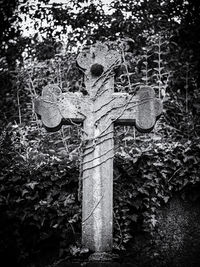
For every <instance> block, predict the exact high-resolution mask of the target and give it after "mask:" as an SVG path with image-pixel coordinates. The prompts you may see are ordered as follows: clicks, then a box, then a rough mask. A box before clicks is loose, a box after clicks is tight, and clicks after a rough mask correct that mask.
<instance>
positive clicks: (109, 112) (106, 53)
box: [35, 43, 162, 252]
mask: <svg viewBox="0 0 200 267" xmlns="http://www.w3.org/2000/svg"><path fill="white" fill-rule="evenodd" d="M77 63H78V65H79V67H80V68H82V69H83V71H84V74H85V86H86V90H87V92H88V94H87V95H83V94H82V93H72V92H66V93H62V92H61V90H60V88H59V87H58V86H56V85H47V86H46V87H44V88H43V91H42V96H41V97H39V98H37V100H36V101H35V109H36V112H37V113H38V114H39V115H40V116H41V119H42V122H43V124H44V125H45V126H46V127H48V128H53V129H55V130H56V127H57V126H59V125H60V124H61V121H62V120H65V121H66V122H69V123H71V122H75V123H76V122H82V123H83V129H84V140H85V147H84V152H83V166H82V167H83V170H82V171H83V172H82V183H83V197H82V199H83V200H82V201H83V202H82V244H83V246H84V247H87V248H89V249H90V250H92V251H95V252H109V251H111V250H112V231H113V157H114V138H113V132H114V123H118V124H124V125H135V126H136V128H137V129H138V130H139V131H144V132H145V131H146V132H147V131H150V130H152V129H153V127H154V124H155V122H156V119H157V118H158V117H159V115H160V114H161V111H162V104H161V101H160V100H159V99H157V98H155V92H154V90H153V89H152V88H151V87H149V86H143V87H141V88H140V89H139V91H138V92H137V94H136V95H135V96H134V95H129V94H127V93H115V92H114V74H113V69H114V68H115V67H116V66H117V65H119V64H120V63H121V57H120V54H119V53H118V52H117V51H114V50H109V49H108V47H107V46H106V45H104V44H101V43H97V44H96V45H94V46H91V47H90V48H89V49H88V50H83V52H81V53H80V54H79V55H78V58H77Z"/></svg>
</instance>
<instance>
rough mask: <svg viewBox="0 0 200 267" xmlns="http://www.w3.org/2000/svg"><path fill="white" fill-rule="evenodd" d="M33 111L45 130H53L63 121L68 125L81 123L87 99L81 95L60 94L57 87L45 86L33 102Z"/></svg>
mask: <svg viewBox="0 0 200 267" xmlns="http://www.w3.org/2000/svg"><path fill="white" fill-rule="evenodd" d="M34 106H35V111H36V113H37V114H38V115H40V116H41V120H42V122H43V124H44V125H45V126H46V127H47V128H55V127H57V126H59V125H60V124H61V121H62V120H63V119H64V120H66V121H67V122H68V123H71V122H72V121H73V122H82V121H83V120H84V119H85V116H86V109H87V106H88V101H87V97H85V96H83V95H82V94H81V93H72V92H66V93H62V92H61V89H60V88H59V87H58V86H57V85H47V86H45V87H44V88H43V90H42V96H41V97H38V98H37V99H36V100H35V102H34Z"/></svg>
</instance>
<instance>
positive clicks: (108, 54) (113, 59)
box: [77, 43, 121, 77]
mask: <svg viewBox="0 0 200 267" xmlns="http://www.w3.org/2000/svg"><path fill="white" fill-rule="evenodd" d="M120 63H121V55H120V53H119V52H118V51H115V50H109V49H108V46H107V45H105V44H102V43H96V44H94V45H93V46H91V47H90V48H88V49H85V50H83V51H82V52H81V53H80V54H79V55H78V57H77V64H78V66H79V67H80V68H82V69H83V70H84V71H85V75H86V76H88V75H89V76H90V75H91V76H92V77H99V76H100V75H101V74H102V73H103V72H105V71H107V70H109V69H111V70H112V68H113V67H114V66H115V65H119V64H120Z"/></svg>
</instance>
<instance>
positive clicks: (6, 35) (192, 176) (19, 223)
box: [0, 0, 200, 267]
mask: <svg viewBox="0 0 200 267" xmlns="http://www.w3.org/2000/svg"><path fill="white" fill-rule="evenodd" d="M69 3H70V5H69V4H68V5H64V4H50V3H49V1H48V0H43V1H38V2H36V1H27V0H23V1H17V0H0V27H1V29H0V43H1V46H0V94H1V95H0V107H1V112H0V130H1V135H0V148H1V150H0V158H1V159H0V181H1V183H0V259H1V262H3V261H5V263H4V265H1V266H16V267H17V266H20V267H21V266H22V267H23V266H26V267H29V266H30V267H33V266H43V267H44V266H54V265H55V264H56V263H58V262H61V261H62V260H64V259H65V260H69V261H71V260H79V261H82V260H84V259H87V257H88V255H89V254H90V252H89V251H88V250H86V249H83V248H81V244H80V237H81V182H80V179H79V166H80V163H81V149H82V146H81V145H82V144H81V130H80V127H81V126H79V127H75V126H63V128H62V129H61V130H59V131H58V132H56V133H48V132H47V131H46V130H45V129H44V128H43V126H42V125H41V122H40V120H39V119H38V118H37V116H36V114H35V113H34V107H33V101H34V99H35V97H36V96H37V95H39V94H41V90H42V87H43V86H45V85H46V84H48V83H54V84H55V83H56V84H58V85H59V86H60V87H61V88H62V90H63V92H64V91H67V90H70V91H78V90H80V91H83V92H84V90H85V88H84V86H83V77H82V74H81V73H79V70H78V68H77V66H76V63H75V60H76V56H77V53H78V51H79V49H80V47H81V45H82V44H85V45H89V44H92V43H94V42H96V41H106V42H107V44H108V45H109V46H110V47H114V48H115V49H118V50H119V51H120V52H121V54H122V59H123V62H122V65H121V67H120V69H119V70H118V72H117V73H116V83H115V90H116V91H126V92H129V93H131V94H134V93H135V92H136V90H137V88H138V86H140V85H141V84H149V85H151V86H152V87H153V88H154V89H155V91H156V94H157V96H158V97H160V98H161V99H162V100H163V104H164V111H163V115H162V117H161V118H160V120H159V122H158V123H157V125H156V128H155V130H154V131H153V132H152V133H150V134H141V133H138V132H137V131H136V130H135V129H134V128H133V127H119V126H117V127H116V128H115V130H116V131H115V150H116V153H115V159H114V251H115V252H116V253H118V254H119V255H120V257H121V258H120V259H121V260H124V261H127V262H134V263H135V264H136V265H135V266H151V265H154V266H156V264H157V266H169V265H170V266H197V265H198V263H199V261H200V259H199V250H200V244H199V240H200V238H199V237H200V222H199V219H198V218H200V217H199V215H200V211H199V210H200V208H199V207H200V206H199V200H200V199H199V197H200V191H199V189H200V183H199V180H200V164H199V159H200V142H199V141H200V117H199V111H200V3H199V1H198V0H193V1H191V0H188V1H184V0H173V1H171V0H166V1H163V0H161V1H158V0H144V1H140V0H138V1H128V0H120V1H113V3H111V5H110V6H111V7H112V9H111V11H110V13H108V12H105V11H104V9H103V8H102V3H101V1H96V2H95V3H93V2H92V1H84V0H82V1H76V0H71V1H69ZM22 18H23V19H24V20H22ZM30 19H32V20H33V26H34V28H35V32H34V33H33V34H31V35H30V36H28V35H24V33H23V31H22V30H21V27H22V25H23V24H24V23H25V21H28V20H30ZM44 21H47V23H42V22H44ZM27 27H29V26H27ZM27 30H28V28H27ZM64 35H65V36H67V39H66V40H67V42H66V43H65V44H64V43H63V42H62V36H64Z"/></svg>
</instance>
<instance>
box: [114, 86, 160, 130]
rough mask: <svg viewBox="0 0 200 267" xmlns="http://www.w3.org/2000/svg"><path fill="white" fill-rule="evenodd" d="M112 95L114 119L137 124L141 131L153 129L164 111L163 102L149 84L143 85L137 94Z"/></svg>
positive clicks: (119, 121) (118, 121)
mask: <svg viewBox="0 0 200 267" xmlns="http://www.w3.org/2000/svg"><path fill="white" fill-rule="evenodd" d="M112 97H113V98H114V100H113V105H114V107H113V114H114V121H116V123H118V124H126V125H127V124H129V125H135V126H136V128H137V129H138V130H139V131H141V132H149V131H151V130H152V128H153V127H154V125H155V122H156V120H157V119H158V118H159V116H160V115H161V113H162V102H161V100H160V99H158V98H156V97H155V92H154V90H153V89H152V88H151V87H149V86H144V87H141V88H140V89H139V91H138V92H137V94H136V95H135V96H133V95H129V94H126V93H114V94H113V95H112Z"/></svg>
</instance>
